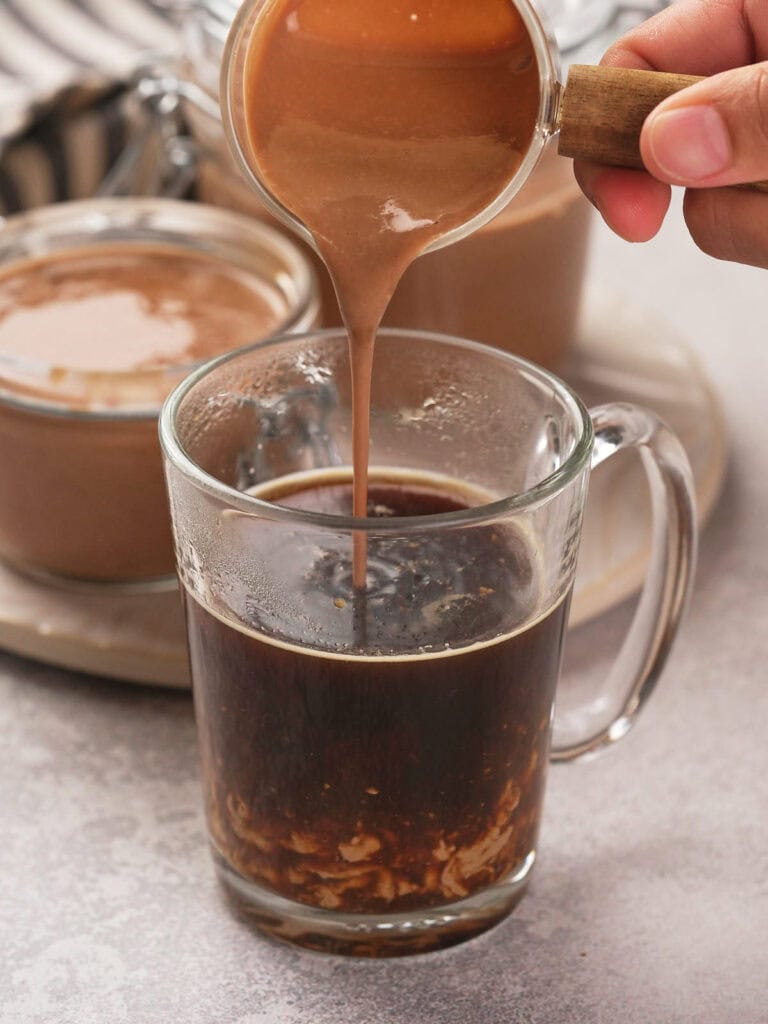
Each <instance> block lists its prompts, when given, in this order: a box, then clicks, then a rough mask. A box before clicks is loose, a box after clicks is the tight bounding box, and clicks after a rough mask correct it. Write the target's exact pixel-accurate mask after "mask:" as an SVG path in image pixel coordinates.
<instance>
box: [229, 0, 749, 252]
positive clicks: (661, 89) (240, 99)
mask: <svg viewBox="0 0 768 1024" xmlns="http://www.w3.org/2000/svg"><path fill="white" fill-rule="evenodd" d="M271 6H272V5H271V3H270V0H246V2H245V3H244V4H243V6H242V7H241V8H240V11H239V12H238V15H237V17H236V18H235V20H234V22H233V24H232V28H231V30H230V33H229V37H228V40H227V44H226V47H225V51H224V57H223V62H222V78H221V87H220V96H221V104H222V117H223V121H224V130H225V135H226V137H227V140H228V143H229V146H230V148H231V150H232V152H233V155H234V157H235V160H236V162H237V164H238V165H239V167H240V168H241V170H242V171H243V173H244V174H245V177H246V180H247V181H248V182H249V184H250V185H251V187H252V188H253V189H254V191H255V192H256V193H257V194H258V195H259V197H260V199H261V200H262V201H263V203H264V205H265V206H266V207H267V208H268V209H269V210H270V211H271V212H272V213H273V214H274V215H275V216H276V217H278V218H279V219H280V220H282V221H283V222H284V223H286V224H288V225H289V226H290V227H291V228H292V229H293V230H294V231H295V232H296V233H297V234H298V235H299V236H300V237H302V238H303V239H304V240H305V241H306V242H307V243H308V244H309V245H311V246H313V247H314V248H317V247H316V246H315V243H314V240H313V238H312V236H311V234H310V232H309V231H308V230H307V228H306V227H305V225H304V224H303V223H301V221H300V220H299V219H298V218H297V217H296V216H295V215H294V214H293V213H292V212H291V211H290V210H289V209H287V208H286V207H285V206H284V205H283V204H282V203H281V202H280V200H279V199H278V198H277V197H276V196H275V195H274V194H273V193H272V191H271V190H270V189H269V187H268V186H267V185H266V184H265V182H264V181H263V180H262V178H261V176H260V174H259V172H258V169H257V168H256V167H255V159H249V148H250V147H249V143H248V132H247V127H246V123H245V114H246V109H245V107H246V104H245V96H244V81H245V69H246V63H247V51H248V43H249V41H250V39H251V36H252V33H253V32H254V30H256V27H257V25H258V22H259V19H260V18H261V16H262V15H263V14H264V13H266V12H267V11H268V10H269V9H270V8H271ZM509 6H510V9H514V10H515V11H516V12H517V14H518V15H519V18H520V21H521V24H522V27H523V29H524V30H525V32H526V33H527V36H528V42H529V44H530V47H531V51H532V55H533V58H534V59H535V61H536V65H537V72H538V91H539V94H538V105H537V110H536V114H535V118H534V117H532V118H531V122H532V123H531V124H530V133H529V142H528V145H527V148H526V150H525V152H524V153H523V155H522V159H521V162H520V164H519V166H518V167H517V169H516V170H515V171H514V173H512V176H511V177H510V178H509V179H508V180H507V181H506V182H505V184H504V185H503V187H501V188H500V189H499V191H498V192H497V193H496V194H495V195H494V196H493V198H492V200H491V201H490V202H488V203H487V205H485V206H484V207H483V208H482V209H481V210H480V211H479V212H477V213H473V214H472V215H471V216H468V217H467V219H466V220H464V221H463V222H462V223H460V224H458V225H454V226H452V227H450V228H448V229H446V230H445V232H444V233H442V234H440V235H439V236H438V237H436V238H432V239H431V240H430V242H429V244H427V245H426V246H425V248H424V252H431V251H434V250H435V249H439V248H442V247H443V246H447V245H450V244H451V243H453V242H456V241H459V240H460V239H462V238H465V237H466V236H467V235H469V234H471V233H472V232H473V231H475V230H476V229H477V228H479V227H482V226H483V225H484V224H486V223H487V222H488V221H490V220H491V219H492V218H493V217H494V216H495V215H496V214H497V213H499V212H500V211H501V209H502V208H503V207H504V206H505V205H507V204H508V203H509V201H510V200H511V199H512V197H513V196H514V195H515V194H516V193H517V192H518V191H519V189H520V188H521V187H522V185H523V184H524V183H525V182H526V180H527V179H528V177H529V176H530V174H531V172H532V171H533V169H534V167H535V166H536V164H537V162H538V160H539V157H540V156H541V154H542V152H543V151H544V148H545V146H546V144H547V142H548V141H549V140H550V139H551V137H552V136H553V135H555V134H559V139H558V146H557V149H558V152H559V153H560V154H561V155H562V156H566V157H573V158H581V159H586V160H593V161H596V162H599V163H603V164H610V165H615V166H620V167H634V168H642V167H643V162H642V159H641V155H640V145H639V139H640V132H641V129H642V126H643V123H644V121H645V119H646V117H647V116H648V114H649V113H650V112H651V111H652V110H653V109H654V107H656V106H657V105H658V104H659V103H660V102H661V101H662V100H664V99H665V98H667V97H668V96H670V95H672V94H673V93H675V92H678V91H679V90H681V89H684V88H687V87H688V86H690V85H693V84H695V83H696V82H698V81H700V78H699V77H697V76H692V75H679V74H674V73H668V72H657V71H639V70H629V69H624V68H612V67H603V66H597V65H596V66H591V65H577V64H576V65H572V66H571V67H570V69H569V74H568V81H567V83H565V84H563V83H562V82H561V81H560V68H559V60H558V56H557V45H556V42H555V38H554V34H553V33H552V32H551V30H550V29H549V27H548V25H547V23H546V21H545V19H544V17H542V16H541V15H540V14H539V12H538V11H537V10H536V8H535V7H534V6H533V4H532V2H531V0H509ZM412 17H415V15H412ZM349 52H350V53H351V52H352V50H351V49H350V51H349ZM510 102H511V101H510ZM743 187H747V188H752V189H757V190H759V191H766V189H768V185H766V183H765V182H753V183H750V184H748V185H745V186H743Z"/></svg>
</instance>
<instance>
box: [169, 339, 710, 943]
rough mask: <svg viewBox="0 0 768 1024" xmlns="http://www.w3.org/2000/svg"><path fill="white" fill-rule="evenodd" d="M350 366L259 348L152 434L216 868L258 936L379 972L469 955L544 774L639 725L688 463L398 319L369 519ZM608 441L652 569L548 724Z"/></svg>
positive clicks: (664, 438)
mask: <svg viewBox="0 0 768 1024" xmlns="http://www.w3.org/2000/svg"><path fill="white" fill-rule="evenodd" d="M349 376H350V375H349V359H348V350H347V340H346V336H345V335H344V334H343V332H340V331H337V332H333V331H325V332H317V333H312V334H305V335H299V336H292V337H283V338H279V339H277V340H273V341H269V342H265V343H261V344H259V345H256V346H254V347H251V348H249V349H246V350H240V351H239V352H235V353H233V354H231V355H227V356H225V357H223V358H221V359H218V360H215V361H214V362H211V363H209V364H208V365H206V366H204V367H202V368H201V369H199V370H198V371H196V372H195V373H194V374H193V375H192V376H191V377H190V378H188V379H187V380H186V381H185V382H184V383H182V384H181V385H180V386H179V387H178V388H177V389H176V390H175V391H174V393H173V394H172V396H171V397H170V398H169V400H168V401H167V403H166V405H165V407H164V409H163V412H162V415H161V424H160V433H161V441H162V445H163V449H164V453H165V463H166V475H167V482H168V489H169V494H170V504H171V513H172V520H173V527H174V531H175V540H176V553H177V561H178V570H179V576H180V579H181V582H182V584H183V588H182V589H183V592H184V597H185V606H186V615H187V625H188V635H189V645H190V655H191V666H192V677H193V688H194V695H195V704H196V713H197V723H198V732H199V743H200V751H201V760H202V780H203V787H204V795H205V802H206V811H207V818H208V827H209V833H210V840H211V844H212V847H213V855H214V859H215V862H216V865H217V869H218V872H219V875H220V877H221V879H222V880H223V882H224V884H225V887H226V888H227V890H228V892H229V893H230V895H231V896H233V898H234V899H235V901H236V903H237V904H238V905H239V906H240V907H241V908H243V909H244V910H245V911H247V912H248V914H249V915H250V916H252V918H253V920H254V922H255V924H256V925H257V927H259V928H260V929H261V930H263V931H265V932H267V933H269V934H271V935H273V936H276V937H279V938H283V939H286V940H288V941H291V942H295V943H297V944H300V945H303V946H306V947H311V948H314V949H319V950H325V951H329V952H340V953H348V954H356V955H368V956H388V955H389V956H391V955H400V954H404V953H411V952H420V951H424V950H429V949H435V948H440V947H442V946H447V945H451V944H453V943H455V942H460V941H462V940H464V939H466V938H469V937H470V936H472V935H474V934H477V933H479V932H481V931H484V930H485V929H487V928H489V927H490V926H492V925H493V924H495V923H496V922H498V921H499V920H501V919H502V918H503V917H505V916H506V915H507V914H508V913H509V912H510V910H511V909H512V908H513V907H514V905H515V904H516V902H517V901H518V900H519V898H520V897H521V895H522V894H523V892H524V890H525V887H526V885H527V883H528V880H529V877H530V873H531V869H532V867H533V863H534V860H535V857H536V844H537V835H538V828H539V821H540V817H541V809H542V801H543V793H544V779H545V774H546V765H547V761H548V760H549V759H550V757H552V758H554V759H558V760H570V759H573V758H575V757H578V756H581V755H584V754H589V753H592V752H594V751H597V750H598V749H600V748H601V747H604V746H606V745H607V744H610V743H612V742H614V741H615V740H617V739H619V738H620V737H621V736H623V735H624V734H625V733H626V731H627V730H628V728H629V727H630V726H631V724H632V722H633V721H634V719H635V716H636V714H637V712H638V711H639V709H640V708H641V706H642V705H643V703H644V702H645V700H646V699H647V698H648V696H649V694H650V692H651V690H652V688H653V685H654V683H655V682H656V679H657V678H658V675H659V673H660V671H661V669H662V666H663V663H664V661H665V659H666V656H667V654H668V651H669V648H670V644H671V641H672V639H673V637H674V634H675V631H676V628H677V625H678V622H679V619H680V615H681V612H682V609H683V607H684V604H685V598H686V595H687V592H688V590H689V585H690V582H691V577H692V571H693V564H694V554H695V533H696V527H695V519H694V513H693V493H692V487H691V475H690V469H689V466H688V463H687V459H686V456H685V454H684V452H683V449H682V447H681V446H680V444H679V442H678V441H677V440H676V438H675V437H674V436H673V435H672V434H671V433H670V431H669V430H668V429H667V428H666V427H665V426H664V425H663V424H662V423H661V422H660V421H659V420H658V419H656V418H655V417H654V416H653V415H652V414H650V413H648V412H646V411H644V410H642V409H639V408H636V407H633V406H629V405H625V404H621V405H619V404H617V405H608V406H603V407H601V408H598V409H594V410H592V412H591V413H588V412H587V410H586V409H585V408H584V406H583V405H582V403H581V402H580V400H579V399H578V397H577V396H576V395H575V394H573V392H572V391H570V390H569V388H568V387H567V386H566V385H565V384H563V383H562V382H561V381H559V380H558V379H557V378H555V377H553V376H552V375H551V374H549V373H548V372H547V371H545V370H543V369H541V368H539V367H536V366H534V365H532V364H530V363H527V362H525V361H523V360H520V359H518V358H516V357H514V356H510V355H508V354H506V353H503V352H500V351H497V350H494V349H491V348H487V347H483V346H480V345H478V344H475V343H472V342H468V341H462V340H460V339H456V338H449V337H446V336H440V335H434V334H427V333H420V332H407V331H391V330H390V331H383V332H381V334H380V336H379V338H378V340H377V347H376V353H375V365H374V382H373V395H372V406H371V459H370V466H371V472H370V492H369V496H370V502H369V504H370V513H371V515H370V517H369V518H367V519H353V518H351V517H350V515H349V514H348V512H349V508H351V498H350V486H349V485H350V474H351V470H350V465H351V461H352V460H351V437H352V429H351V394H350V381H349ZM625 448H636V449H638V450H639V452H640V455H641V457H642V460H643V463H644V465H645V468H646V470H647V476H648V482H649V486H650V491H651V495H652V500H653V509H654V523H655V528H654V544H653V552H652V556H651V561H650V564H649V569H648V574H647V580H646V583H645V587H644V590H643V593H642V595H641V598H640V601H639V604H638V608H637V611H636V614H635V618H634V621H633V624H632V626H631V627H630V630H629V634H628V636H627V639H626V641H625V643H624V646H623V648H622V650H621V652H620V654H619V656H618V659H617V661H616V663H615V665H614V668H613V671H612V673H611V674H610V678H609V679H608V680H607V683H606V686H605V687H604V689H603V690H602V692H601V695H600V697H599V699H598V700H596V701H595V702H594V703H593V704H592V705H590V706H589V707H586V708H581V709H578V712H577V714H576V715H575V716H574V717H571V718H569V719H568V720H565V721H560V720H559V716H558V718H557V719H555V716H554V714H553V706H554V698H555V689H556V685H557V680H558V675H559V671H560V663H561V653H562V646H563V638H564V634H565V627H566V623H567V615H568V602H569V597H570V593H571V588H572V584H573V578H574V572H575V567H576V561H577V554H578V545H579V536H580V531H581V522H582V513H583V509H584V504H585V500H586V495H587V483H588V477H589V473H590V469H591V468H594V467H595V466H597V465H599V464H600V463H601V462H603V461H604V460H606V459H607V458H609V457H610V456H611V455H612V454H613V453H614V452H616V451H618V450H619V449H625ZM393 513H394V514H393ZM425 513H426V514H425ZM360 536H365V538H366V542H367V584H366V588H365V591H356V590H355V588H354V587H353V585H352V559H353V553H354V548H355V546H356V540H355V538H356V537H357V538H359V537H360ZM553 721H554V740H552V731H553Z"/></svg>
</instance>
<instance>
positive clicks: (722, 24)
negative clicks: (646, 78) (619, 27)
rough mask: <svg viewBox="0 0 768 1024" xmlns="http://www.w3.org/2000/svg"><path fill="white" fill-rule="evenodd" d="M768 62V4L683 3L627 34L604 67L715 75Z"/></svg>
mask: <svg viewBox="0 0 768 1024" xmlns="http://www.w3.org/2000/svg"><path fill="white" fill-rule="evenodd" d="M766 58H768V4H766V3H765V0H679V2H678V3H675V4H672V5H671V6H670V7H668V8H667V9H666V10H663V11H661V12H660V13H659V14H657V15H655V16H654V17H652V18H649V19H648V20H647V21H645V22H643V23H642V24H641V25H639V26H638V27H637V28H635V29H633V30H632V31H630V32H628V33H627V34H626V35H624V36H623V37H622V38H621V39H620V40H619V42H618V43H616V44H615V45H614V46H612V47H611V48H610V49H609V50H608V51H607V52H606V54H605V56H604V57H603V59H602V61H601V63H603V64H609V65H611V66H613V67H626V68H642V69H645V70H655V71H677V72H678V73H680V74H687V75H715V74H717V73H718V72H719V71H725V70H727V69H728V68H734V67H740V66H741V65H744V64H752V63H754V62H755V61H759V60H764V59H766Z"/></svg>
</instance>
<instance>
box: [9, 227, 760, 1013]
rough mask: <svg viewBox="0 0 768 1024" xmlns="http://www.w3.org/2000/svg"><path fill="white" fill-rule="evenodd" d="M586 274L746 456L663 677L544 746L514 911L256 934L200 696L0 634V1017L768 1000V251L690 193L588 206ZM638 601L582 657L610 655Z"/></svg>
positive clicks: (737, 1005)
mask: <svg viewBox="0 0 768 1024" xmlns="http://www.w3.org/2000/svg"><path fill="white" fill-rule="evenodd" d="M592 275H593V276H594V277H595V278H597V279H599V280H600V281H601V283H602V284H603V285H604V286H607V287H609V288H610V289H612V290H614V291H616V292H620V293H622V294H625V295H626V296H627V297H628V298H629V299H630V300H631V301H632V302H633V303H635V304H636V305H637V304H640V305H642V306H643V307H644V308H647V309H648V310H649V311H650V312H651V313H653V314H654V316H655V319H657V320H658V318H659V317H661V318H663V320H664V321H665V322H666V323H668V324H669V325H671V326H672V327H674V328H675V329H676V330H677V331H678V333H680V334H682V335H683V337H685V338H687V339H688V340H689V341H690V342H691V343H692V345H693V346H694V347H695V348H696V350H697V352H698V353H699V354H700V356H701V358H702V360H703V361H704V364H705V366H706V368H707V370H708V372H709V375H710V377H711V379H712V380H713V382H714V383H715V385H716V387H717V389H718V391H719V393H720V395H721V397H722V401H723V405H724V408H725V413H726V418H727V422H728V429H729V434H730V436H731V439H732V454H731V463H730V470H729V474H728V478H727V481H726V486H725V491H724V494H723V497H722V499H721V501H720V503H719V504H718V506H717V508H716V510H715V512H714V515H713V517H712V519H711V521H710V523H709V525H708V526H707V528H706V530H705V532H704V534H703V537H702V547H701V556H700V569H699V575H698V581H697V586H696V591H695V595H694V599H693V602H692V606H691V609H690V612H689V615H688V618H687V620H686V623H685V625H684V628H683V631H682V634H681V636H680V638H679V642H678V644H677V646H676V648H675V650H674V652H673V655H672V658H671V662H670V664H669V667H668V670H667V673H666V676H665V678H664V679H663V681H662V684H661V685H660V687H659V690H658V693H657V694H656V695H655V696H654V698H653V700H652V701H651V703H650V705H649V707H648V709H647V711H646V713H645V714H644V715H643V717H642V719H641V721H640V723H639V724H638V726H637V728H636V729H635V730H634V731H633V732H632V733H631V734H630V735H629V736H628V737H627V739H626V740H625V741H624V742H622V743H621V744H620V745H619V746H618V747H616V748H615V749H614V750H613V751H611V752H609V753H608V754H607V755H605V756H603V757H601V758H599V759H597V760H594V761H592V762H589V763H586V764H578V765H574V766H568V767H560V766H558V767H554V768H553V769H552V770H551V772H550V778H549V788H548V794H547V801H546V811H545V823H544V827H543V832H542V836H541V844H540V847H541V853H540V861H539V863H538V865H537V869H536V872H535V876H534V880H533V883H532V885H531V888H530V891H529V893H528V895H527V896H526V898H525V899H524V900H523V902H522V904H521V905H520V906H519V908H518V909H517V910H516V911H515V913H514V914H513V915H512V917H511V918H510V919H509V920H508V921H506V922H505V923H504V924H502V925H501V926H500V927H498V928H497V929H496V930H494V931H492V932H490V933H488V934H486V935H484V936H482V937H480V938H478V939H475V940H474V941H473V942H470V943H468V944H466V945H464V946H461V947H456V948H454V949H451V950H448V951H446V952H444V953H439V954H431V955H427V956H423V957H416V958H412V959H409V960H393V961H375V962H366V961H360V962H356V961H349V960H343V959H337V958H333V957H323V956H319V955H315V954H311V953H304V952H301V951H297V950H294V949H291V948H288V947H284V946H279V945H276V944H272V943H270V942H267V941H265V940H262V939H260V938H258V937H257V936H255V935H254V934H253V933H252V932H250V931H249V930H248V928H247V926H246V925H245V924H243V923H241V922H240V921H239V920H237V919H236V918H235V917H233V916H232V914H231V913H230V912H229V910H228V908H227V905H226V904H225V903H224V900H223V898H222V896H221V894H220V891H219V889H218V886H217V883H216V881H215V879H214V874H213V869H212V866H211V864H210V862H209V857H208V852H207V848H206V845H205V841H204V833H203V823H202V815H201V810H200V795H199V792H198V782H197V765H196V752H195V733H194V723H193V718H192V709H191V704H190V700H189V698H188V696H187V695H185V694H177V693H172V692H164V691H161V690H147V689H142V688H140V687H134V686H130V685H122V684H117V683H114V682H107V681H104V680H100V679H94V678H88V677H86V676H79V675H77V674H74V673H69V672H64V671H59V670H57V669H54V668H50V667H45V666H41V665H36V664H34V663H33V662H28V661H23V660H20V659H16V658H14V657H12V656H10V655H2V654H0V695H1V696H0V719H1V720H2V723H3V737H4V742H3V745H2V752H1V753H0V821H1V822H2V836H3V839H2V844H0V879H2V896H1V897H0V942H1V944H2V953H1V954H0V1024H43V1022H45V1024H122V1022H124V1021H130V1022H137V1024H167V1022H170V1021H183V1022H184V1024H198V1022H199V1024H209V1022H210V1024H219V1022H221V1024H262V1022H279V1024H298V1022H302V1024H305V1022H306V1024H331V1022H334V1024H335V1022H338V1021H343V1022H344V1024H369V1022H401V1021H402V1022H412V1021H416V1022H419V1024H438V1022H439V1024H454V1022H455V1024H474V1022H477V1024H480V1022H482V1024H495V1022H499V1024H502V1022H503V1024H517V1022H520V1024H522V1022H526V1024H527V1022H536V1024H578V1022H582V1021H583V1022H590V1024H602V1022H606V1024H607V1022H610V1024H615V1022H617V1021H620V1022H621V1024H649V1022H654V1024H656V1022H658V1024H677V1022H686V1024H687V1022H696V1024H766V1022H767V1021H768V991H767V989H768V742H766V739H767V734H768V686H767V685H766V682H767V681H768V670H767V668H766V666H767V665H768V525H766V524H768V443H767V442H766V439H765V438H763V437H762V436H761V434H760V432H761V430H763V429H764V423H765V414H766V409H767V408H768V272H761V271H757V270H751V269H747V268H743V267H736V266H730V265H725V264H718V263H715V262H714V261H712V260H710V259H708V258H706V257H705V256H703V255H701V254H700V253H699V252H697V251H696V249H695V248H694V246H693V243H691V242H690V241H689V240H688V239H687V236H686V234H685V231H684V228H683V226H682V224H681V218H680V215H679V211H678V210H677V209H676V210H675V212H674V215H673V217H672V220H671V223H670V224H668V225H667V226H666V227H665V229H664V231H663V232H662V235H661V236H660V238H659V239H658V240H656V241H654V242H653V243H651V244H649V245H647V246H642V247H631V246H628V245H625V244H624V243H621V242H619V241H618V240H616V239H614V238H613V237H611V236H610V235H609V233H608V232H607V231H606V230H605V229H603V228H602V227H600V228H599V229H598V230H597V231H596V234H595V239H594V246H593V262H592ZM626 615H627V609H626V608H620V609H616V610H614V611H613V612H611V613H609V614H608V615H605V616H603V617H602V618H601V619H600V620H598V621H597V622H595V623H592V624H590V625H588V626H585V627H582V628H581V629H579V630H578V631H577V632H576V633H575V635H574V636H573V637H572V643H571V645H570V649H569V655H568V661H569V663H570V664H571V665H572V666H577V667H579V668H581V669H583V668H584V666H585V665H587V664H588V665H589V668H590V670H592V669H594V670H599V668H600V664H601V663H602V662H604V661H605V660H606V659H607V658H608V657H609V656H610V652H611V651H612V650H613V648H614V646H615V643H616V641H617V638H618V636H619V635H620V632H621V630H622V629H623V628H624V625H625V620H626ZM596 651H598V652H599V654H596V653H595V652H596ZM593 662H594V664H592V663H593Z"/></svg>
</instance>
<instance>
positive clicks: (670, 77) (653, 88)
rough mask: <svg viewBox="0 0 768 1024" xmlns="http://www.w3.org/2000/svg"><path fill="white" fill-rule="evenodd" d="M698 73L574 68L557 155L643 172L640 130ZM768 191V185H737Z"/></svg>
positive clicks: (565, 97)
mask: <svg viewBox="0 0 768 1024" xmlns="http://www.w3.org/2000/svg"><path fill="white" fill-rule="evenodd" d="M700 81H701V78H697V77H696V76H695V75H675V74H671V73H668V72H662V71H636V70H630V69H629V68H609V67H602V66H597V65H590V64H573V65H571V68H570V71H569V72H568V81H567V83H566V86H565V89H564V91H563V95H562V98H561V101H560V117H559V126H560V138H559V141H558V147H557V148H558V152H559V153H560V155H561V156H569V157H573V158H574V159H578V160H592V161H594V162H595V163H599V164H609V165H611V166H614V167H637V168H643V161H642V158H641V156H640V129H641V128H642V127H643V122H644V121H645V119H646V117H647V116H648V115H649V114H650V112H651V111H652V110H653V108H654V107H656V106H658V104H659V103H661V101H662V100H665V99H666V98H667V96H672V95H673V93H676V92H680V90H681V89H686V88H688V86H689V85H694V84H695V83H696V82H700ZM737 187H743V188H749V189H754V190H757V191H759V192H768V182H765V181H759V182H753V183H750V184H749V185H744V186H737Z"/></svg>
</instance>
